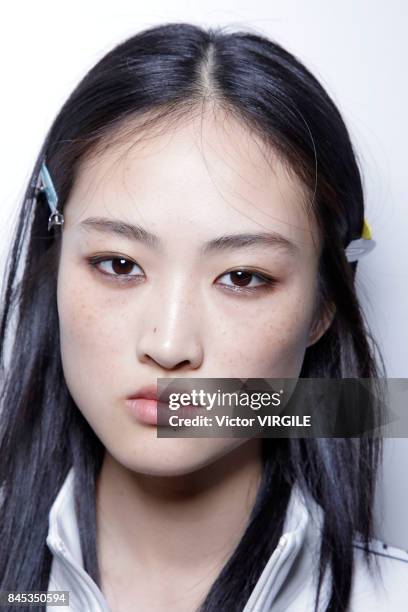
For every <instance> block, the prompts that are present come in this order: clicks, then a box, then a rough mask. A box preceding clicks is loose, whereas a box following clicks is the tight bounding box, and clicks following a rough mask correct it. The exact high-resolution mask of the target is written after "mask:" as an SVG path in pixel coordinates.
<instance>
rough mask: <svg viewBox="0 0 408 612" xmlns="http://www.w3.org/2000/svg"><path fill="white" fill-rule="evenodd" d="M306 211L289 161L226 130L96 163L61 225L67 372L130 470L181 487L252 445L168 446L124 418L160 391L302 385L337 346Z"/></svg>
mask: <svg viewBox="0 0 408 612" xmlns="http://www.w3.org/2000/svg"><path fill="white" fill-rule="evenodd" d="M131 145H133V146H131ZM303 202H304V192H303V191H302V187H301V185H300V183H299V182H298V181H297V179H295V178H294V177H291V176H290V175H289V173H288V172H287V171H286V170H285V168H284V166H283V165H282V164H281V163H280V162H279V160H278V158H277V156H276V155H274V153H273V152H272V151H270V150H268V149H267V148H266V146H265V145H263V144H262V143H261V141H260V140H259V139H257V138H256V137H255V136H254V135H251V134H250V133H249V131H248V130H247V129H245V128H244V127H243V126H242V125H240V124H239V123H238V122H237V121H235V120H233V119H232V118H231V117H228V116H224V117H222V118H220V117H219V116H218V117H217V118H216V117H215V116H213V115H211V116H210V115H205V116H203V117H202V118H198V119H197V118H196V119H193V118H191V119H190V120H188V121H185V122H184V123H183V125H177V126H176V127H174V126H173V128H172V129H167V130H166V131H165V133H164V130H163V133H161V134H155V136H154V137H151V136H150V137H149V138H146V139H143V138H141V140H140V142H137V143H135V141H133V142H131V141H128V142H126V143H124V144H122V145H118V144H116V145H115V146H111V147H108V148H107V149H106V150H105V151H104V152H103V153H100V154H99V155H98V157H97V158H95V159H93V160H88V161H87V162H84V163H83V165H82V166H81V169H80V171H79V174H78V176H77V179H76V182H75V185H74V188H73V190H72V192H71V195H70V198H69V200H68V202H67V203H66V206H65V209H64V216H65V225H64V230H63V239H62V249H61V258H60V263H59V273H58V294H57V301H58V313H59V322H60V339H61V356H62V363H63V369H64V375H65V379H66V382H67V385H68V388H69V390H70V393H71V395H72V397H73V399H74V401H75V402H76V405H77V406H78V408H79V409H80V410H81V412H82V413H83V415H84V417H85V418H86V420H87V421H88V422H89V424H90V425H91V427H92V428H93V430H94V431H95V433H96V434H97V436H98V437H99V439H100V440H101V441H102V443H103V444H104V446H105V447H106V449H107V451H108V452H109V453H110V454H111V455H112V456H113V457H114V458H115V459H116V460H117V461H118V462H119V463H120V464H122V465H124V466H126V467H127V468H129V469H131V470H134V471H138V472H141V473H145V474H157V475H159V474H160V475H180V474H183V473H189V472H192V471H194V470H196V469H199V468H201V467H204V466H205V465H208V464H210V463H211V462H213V461H215V460H216V459H217V458H218V457H220V456H223V455H225V454H226V453H228V452H229V451H230V450H232V449H233V448H235V447H237V446H239V445H240V444H243V443H244V442H245V440H244V439H237V438H232V437H231V438H199V439H198V438H190V439H189V438H157V430H156V427H154V426H151V425H146V424H143V423H140V422H139V421H136V420H135V418H134V417H133V416H132V415H131V414H129V411H128V409H127V408H126V405H125V401H126V398H128V397H129V396H131V395H134V394H135V393H136V392H137V391H138V390H139V389H140V388H141V387H143V386H146V385H154V384H156V378H157V377H166V378H170V377H171V378H211V377H214V378H218V377H223V378H272V377H278V378H281V377H291V378H295V377H297V376H298V375H299V372H300V369H301V366H302V362H303V358H304V353H305V350H306V348H307V346H308V345H309V344H311V343H313V342H315V341H316V340H317V339H318V338H319V337H320V335H321V334H322V333H323V332H324V329H323V327H322V325H320V327H319V325H318V324H317V325H314V323H316V322H315V321H314V308H315V300H316V279H317V264H318V250H317V247H316V244H317V243H318V238H317V231H316V228H315V226H314V225H313V222H312V221H311V218H310V216H308V214H307V213H306V211H305V207H304V203H303ZM125 224H128V225H132V226H135V229H134V230H132V231H131V230H130V229H129V228H128V225H125ZM115 228H116V229H115ZM125 228H126V230H125ZM244 235H245V236H244ZM250 236H252V237H250ZM91 258H94V260H91ZM95 258H100V259H102V260H103V261H100V262H99V263H95V261H96V260H95ZM109 258H111V259H109ZM112 258H116V259H112ZM122 260H126V261H122ZM92 261H93V263H94V264H95V265H92ZM237 270H243V271H245V272H246V274H241V275H240V274H237V272H236V271H237ZM234 271H235V272H234ZM241 277H242V278H241ZM266 279H271V282H270V283H269V282H267V280H266Z"/></svg>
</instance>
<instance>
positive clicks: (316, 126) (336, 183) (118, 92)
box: [0, 23, 384, 612]
mask: <svg viewBox="0 0 408 612" xmlns="http://www.w3.org/2000/svg"><path fill="white" fill-rule="evenodd" d="M206 102H211V103H213V104H215V105H219V106H220V107H222V108H223V109H225V110H227V111H228V112H229V113H231V114H232V115H234V116H235V117H236V118H237V119H238V120H239V121H241V122H243V123H244V124H245V125H247V126H249V128H250V129H251V130H253V132H254V133H257V134H258V135H260V136H261V137H262V138H263V139H264V142H266V143H267V144H269V145H270V146H271V147H273V149H274V150H275V151H276V152H278V153H279V155H280V157H281V159H282V160H284V161H285V162H286V163H287V166H288V168H290V169H291V170H292V171H293V172H294V173H295V174H296V175H297V176H298V177H299V178H300V179H301V181H302V184H303V185H304V188H305V192H306V193H308V194H309V196H310V198H309V201H310V209H311V211H312V214H314V216H315V218H316V220H317V223H318V225H319V228H320V230H321V235H322V241H323V243H322V244H323V247H322V254H321V258H320V267H319V298H320V299H319V304H320V307H321V309H322V312H323V311H324V309H325V308H327V305H328V304H330V303H331V304H334V306H335V315H334V318H333V321H332V323H331V325H330V327H329V328H328V330H327V331H326V333H325V334H324V335H323V336H322V338H321V339H320V340H319V341H318V342H316V343H315V344H314V345H312V346H310V347H309V348H308V349H307V350H306V354H305V359H304V363H303V367H302V371H301V374H300V376H301V377H313V378H321V377H323V378H324V377H329V378H357V377H363V378H369V379H373V380H375V379H378V378H379V372H380V368H384V365H383V362H382V359H381V356H380V355H379V354H378V357H379V359H377V355H376V351H377V348H376V344H375V342H374V340H373V339H372V338H371V336H370V335H369V332H368V328H367V325H366V322H365V320H364V318H363V315H362V312H361V310H360V306H359V303H358V300H357V297H356V291H355V282H354V281H355V273H356V265H357V264H356V263H352V264H350V263H349V262H348V261H347V260H346V258H345V254H344V248H345V246H346V245H347V244H348V243H349V242H350V241H351V240H352V239H355V238H359V237H360V235H361V232H362V227H363V219H364V198H363V190H362V181H361V176H360V171H359V168H358V164H357V161H356V156H355V154H354V151H353V148H352V145H351V142H350V138H349V135H348V131H347V129H346V126H345V124H344V122H343V120H342V117H341V115H340V113H339V111H338V110H337V108H336V106H335V105H334V103H333V101H332V100H331V98H330V97H329V96H328V94H327V93H326V92H325V90H324V89H323V87H322V86H321V85H320V84H319V82H318V81H317V80H316V78H315V77H314V76H313V75H312V74H311V73H310V72H309V71H308V70H307V69H306V68H305V66H304V65H302V63H301V62H300V61H299V60H298V59H296V58H295V57H294V56H293V55H291V54H290V53H288V52H287V51H286V50H284V49H283V48H282V47H281V46H280V45H278V44H276V43H274V42H272V41H270V40H268V39H267V38H265V37H263V36H261V35H256V34H254V33H248V32H241V31H238V32H228V31H226V29H222V28H211V29H208V30H205V29H202V28H199V27H196V26H193V25H190V24H185V23H177V24H164V25H162V26H159V27H153V28H150V29H148V30H145V31H143V32H140V33H138V34H137V35H135V36H133V37H131V38H129V39H128V40H126V41H124V42H123V43H121V44H119V45H118V46H117V47H116V48H114V49H113V50H112V51H110V52H109V53H107V54H106V55H105V56H104V57H103V58H102V59H101V60H100V61H99V62H98V63H97V64H96V65H95V66H94V67H93V68H92V69H91V70H90V71H89V72H88V73H87V74H86V75H85V77H84V78H83V79H82V80H81V82H80V83H79V85H78V86H77V87H76V89H75V90H74V91H73V93H72V94H71V95H70V97H69V99H68V100H67V101H66V103H65V104H64V105H63V107H62V109H61V110H60V112H59V114H58V116H57V117H56V119H55V121H54V123H53V124H52V126H51V128H50V130H49V132H48V134H47V136H46V139H45V142H44V144H43V146H42V149H41V151H40V153H39V156H38V159H37V161H36V163H35V167H34V170H33V173H32V175H31V178H30V181H29V185H28V187H27V190H26V192H25V196H24V199H23V202H22V205H21V210H20V213H19V218H18V222H17V224H16V228H15V232H14V239H13V242H12V247H11V250H10V254H9V258H8V260H7V266H6V274H5V278H4V280H3V300H4V301H3V308H2V313H1V320H0V325H1V353H0V355H1V411H2V412H1V420H0V457H1V461H0V485H1V486H2V493H3V498H2V499H3V502H2V505H1V508H0V542H1V550H0V590H20V591H21V590H24V591H28V590H46V589H47V586H48V579H49V574H50V564H51V560H52V558H51V553H50V551H49V550H48V547H47V546H46V543H45V538H46V535H47V531H48V512H49V509H50V507H51V505H52V502H53V501H54V499H55V496H56V494H57V492H58V490H59V488H60V487H61V485H62V483H63V481H64V479H65V477H66V475H67V473H68V470H69V469H70V467H71V466H74V469H75V475H76V481H75V495H76V504H77V513H78V521H79V526H80V536H81V544H82V551H83V558H84V565H85V569H86V571H87V572H88V573H89V574H90V576H91V577H92V578H93V579H94V580H95V582H96V583H97V584H98V585H100V575H99V568H98V562H97V555H96V532H95V485H96V480H97V477H98V473H99V470H100V468H101V465H102V459H103V454H104V447H103V445H102V443H101V442H100V440H99V439H98V438H97V437H96V435H95V433H94V432H93V430H92V429H91V427H90V426H89V424H88V423H87V421H86V420H85V418H84V417H83V416H82V414H81V413H80V411H79V410H78V408H77V406H76V405H75V403H74V401H73V399H72V397H71V396H70V393H69V391H68V389H67V386H66V383H65V381H64V376H63V370H62V365H61V358H60V346H59V327H58V313H57V305H56V282H57V274H58V261H59V253H60V244H61V235H60V230H59V228H58V227H57V228H53V230H52V231H51V232H50V233H48V232H47V220H48V215H49V210H48V207H47V205H46V203H45V202H43V201H41V199H42V198H43V195H42V194H41V193H40V194H39V195H38V196H36V191H35V186H36V184H37V180H38V173H39V169H40V165H41V162H42V161H43V160H44V159H46V161H47V165H48V168H49V170H50V172H51V175H52V177H53V180H54V183H55V186H56V188H57V192H58V194H59V198H60V200H59V203H60V209H61V210H63V207H64V203H65V202H66V200H67V198H68V196H69V194H70V190H71V188H72V186H73V183H74V181H75V176H76V172H77V170H78V168H79V166H80V164H81V162H82V161H83V160H84V159H85V157H86V156H87V155H88V154H91V153H95V152H97V151H98V150H100V147H103V146H109V145H110V143H112V141H113V140H114V139H115V138H116V137H118V136H117V135H118V134H120V135H121V137H124V138H126V136H127V135H130V133H131V128H130V127H129V134H128V133H127V126H131V125H132V123H131V122H129V120H130V119H132V118H137V117H138V118H139V120H138V128H132V129H133V132H134V134H133V135H137V133H138V131H137V130H138V129H141V127H143V126H144V127H149V126H150V127H152V126H155V125H157V126H162V125H164V126H166V125H168V124H169V122H170V121H171V120H173V119H175V118H176V119H177V118H183V116H184V114H185V115H186V116H187V115H188V113H191V112H194V110H197V109H200V108H201V107H202V105H203V104H205V103H206ZM122 128H123V129H122ZM98 147H99V149H98ZM381 453H382V446H381V440H380V439H378V438H376V439H368V438H361V439H358V440H356V439H352V438H349V439H347V438H316V439H301V438H298V439H296V438H292V439H278V440H276V439H275V440H267V439H264V440H263V460H264V469H263V475H262V479H261V483H260V486H259V490H258V494H257V498H256V501H255V504H254V508H253V510H252V514H251V517H250V520H249V523H248V526H247V529H246V531H245V533H244V535H243V537H242V539H241V541H240V543H239V545H238V547H237V549H236V550H235V551H234V553H233V555H232V556H231V557H230V559H229V560H228V562H227V563H226V565H225V566H224V568H223V570H222V571H221V574H220V575H219V576H218V578H217V579H216V580H215V582H214V584H213V585H212V587H211V589H210V591H209V593H208V595H207V597H206V599H205V601H204V602H203V604H202V606H201V608H200V610H201V612H209V611H212V612H215V611H216V612H219V611H220V610H226V611H235V610H237V611H238V610H242V609H243V608H244V607H245V603H246V601H247V600H248V598H249V595H250V593H251V591H252V589H253V588H254V586H255V584H256V582H257V580H258V579H259V576H260V574H261V572H262V570H263V568H264V566H265V564H266V562H267V560H268V558H269V556H270V554H271V552H272V551H273V550H274V548H275V547H276V545H277V542H278V540H279V537H280V535H281V532H282V528H283V519H284V516H285V511H286V508H287V504H288V500H289V495H290V491H291V489H292V486H293V484H294V483H295V482H298V483H299V484H300V486H301V487H302V488H303V489H305V490H307V491H308V492H309V493H311V494H312V495H313V496H314V498H315V499H316V501H317V502H318V503H319V504H320V506H321V507H322V509H323V511H324V526H323V532H322V544H321V555H320V564H319V567H320V574H319V584H318V592H319V591H320V589H321V586H322V576H323V572H324V570H325V569H326V567H329V568H330V569H331V572H332V580H333V582H332V590H331V593H330V602H329V604H328V607H327V610H330V611H333V612H334V611H338V612H340V611H343V610H345V609H347V606H348V604H349V600H350V591H351V582H352V576H353V546H352V542H353V537H354V536H355V534H356V532H359V534H360V535H361V537H362V538H363V543H365V547H366V559H367V562H368V561H369V554H368V542H369V539H370V538H371V537H373V515H372V513H373V497H374V493H375V485H376V475H377V468H378V465H379V461H380V460H381ZM318 592H317V595H318Z"/></svg>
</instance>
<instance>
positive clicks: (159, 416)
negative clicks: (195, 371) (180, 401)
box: [126, 397, 204, 427]
mask: <svg viewBox="0 0 408 612" xmlns="http://www.w3.org/2000/svg"><path fill="white" fill-rule="evenodd" d="M126 405H127V407H128V409H129V411H130V413H131V414H132V416H133V417H134V418H135V419H136V420H137V421H138V422H139V423H144V424H146V425H164V426H167V427H169V417H170V416H171V415H173V414H175V415H177V416H178V417H186V418H190V417H194V416H195V415H196V414H197V413H198V412H199V411H201V410H203V409H204V408H203V406H193V405H191V404H190V405H189V406H180V408H178V409H177V410H170V408H169V405H168V404H167V403H165V402H158V401H157V399H154V398H145V397H136V398H135V397H134V398H128V399H127V400H126Z"/></svg>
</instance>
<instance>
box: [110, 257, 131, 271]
mask: <svg viewBox="0 0 408 612" xmlns="http://www.w3.org/2000/svg"><path fill="white" fill-rule="evenodd" d="M118 262H120V265H117V264H118ZM133 266H134V263H133V262H132V261H128V260H127V259H123V257H120V258H119V257H116V258H114V259H112V269H113V270H114V272H115V274H120V272H122V273H124V274H130V272H131V270H132V268H133Z"/></svg>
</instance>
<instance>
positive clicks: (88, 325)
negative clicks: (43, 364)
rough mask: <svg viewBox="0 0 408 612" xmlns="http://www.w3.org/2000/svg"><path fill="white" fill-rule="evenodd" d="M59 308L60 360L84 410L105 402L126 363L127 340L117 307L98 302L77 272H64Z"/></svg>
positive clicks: (59, 295) (103, 300)
mask: <svg viewBox="0 0 408 612" xmlns="http://www.w3.org/2000/svg"><path fill="white" fill-rule="evenodd" d="M70 278H75V281H74V282H71V281H70V280H69V279H70ZM57 305H58V315H59V329H60V343H61V360H62V366H63V371H64V376H65V380H66V382H67V385H68V388H69V390H70V392H71V395H72V396H73V398H74V400H75V401H76V403H77V405H78V406H81V407H86V406H91V405H97V404H99V402H101V401H103V399H105V401H106V398H107V397H109V387H110V386H111V383H112V377H114V376H115V370H116V369H117V368H119V367H120V363H121V362H120V360H121V355H122V360H123V350H124V349H123V347H124V338H123V329H122V326H121V325H120V323H118V315H117V312H118V310H117V309H118V306H117V304H116V306H115V304H113V303H112V304H109V302H108V300H107V299H106V295H105V296H104V299H102V300H99V299H98V298H97V297H96V296H95V292H94V291H90V290H89V286H88V285H87V283H85V282H84V279H82V278H81V275H79V274H78V272H76V273H75V274H74V275H70V274H69V270H68V269H64V268H62V269H61V270H60V273H59V277H58V289H57ZM121 333H122V336H121ZM99 405H100V404H99Z"/></svg>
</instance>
